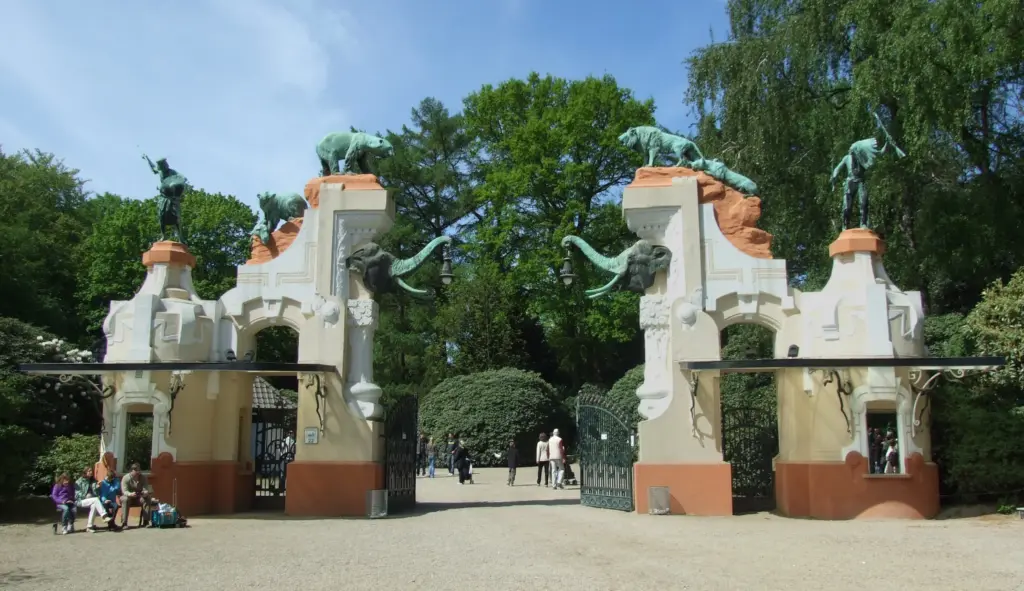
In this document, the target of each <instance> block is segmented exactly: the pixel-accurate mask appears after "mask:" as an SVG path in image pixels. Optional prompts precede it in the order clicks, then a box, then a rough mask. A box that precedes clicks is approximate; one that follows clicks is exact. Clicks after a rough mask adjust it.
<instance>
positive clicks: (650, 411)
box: [636, 295, 672, 419]
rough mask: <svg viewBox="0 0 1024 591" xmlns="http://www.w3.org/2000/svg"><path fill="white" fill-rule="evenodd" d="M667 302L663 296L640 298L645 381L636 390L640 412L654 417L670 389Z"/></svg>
mask: <svg viewBox="0 0 1024 591" xmlns="http://www.w3.org/2000/svg"><path fill="white" fill-rule="evenodd" d="M669 316H670V315H669V302H668V299H667V298H666V297H665V296H660V295H654V296H643V297H641V298H640V328H642V329H643V331H644V357H645V359H644V362H645V365H644V383H643V384H640V387H639V388H637V390H636V395H637V397H638V398H640V401H641V402H640V407H639V410H640V414H642V415H644V416H645V418H648V419H650V418H654V416H657V415H659V414H661V412H664V408H663V406H664V405H662V404H657V403H654V401H659V400H664V399H666V398H667V397H668V395H669V393H670V392H671V390H672V384H671V379H670V378H669V374H668V372H667V371H666V370H667V364H668V335H669V332H668V323H669Z"/></svg>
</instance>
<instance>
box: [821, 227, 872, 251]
mask: <svg viewBox="0 0 1024 591" xmlns="http://www.w3.org/2000/svg"><path fill="white" fill-rule="evenodd" d="M855 252H870V253H872V254H877V255H882V254H885V242H883V241H882V239H881V238H879V237H878V234H875V233H874V232H872V231H871V230H868V229H867V228H850V229H849V230H843V232H842V233H841V234H839V238H836V241H835V242H833V243H832V244H830V245H829V247H828V256H830V257H834V256H837V255H841V254H851V253H855Z"/></svg>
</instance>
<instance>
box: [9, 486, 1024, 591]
mask: <svg viewBox="0 0 1024 591" xmlns="http://www.w3.org/2000/svg"><path fill="white" fill-rule="evenodd" d="M521 472H523V473H525V472H527V469H523V470H522V471H521ZM523 476H526V478H523ZM504 478H505V471H504V470H480V471H478V474H477V479H476V480H477V483H476V484H474V485H466V486H459V484H458V482H457V481H455V480H454V479H451V478H448V477H439V478H437V479H436V480H433V481H427V480H421V481H420V488H419V496H420V499H421V501H423V504H422V506H421V510H420V511H419V512H418V513H417V514H415V515H412V516H403V517H391V518H388V519H386V520H374V521H370V520H302V519H288V518H281V517H278V516H268V515H250V516H244V517H235V518H205V519H204V518H196V519H193V520H192V521H191V525H192V527H191V528H190V529H184V530H167V531H153V530H132V531H126V532H123V533H120V534H112V533H106V532H104V533H99V534H88V533H76V534H74V535H71V536H57V537H55V536H53V535H51V533H50V528H49V527H48V526H45V525H9V526H0V588H4V589H19V590H22V589H47V590H50V589H59V588H72V587H73V588H75V589H76V590H87V589H98V590H99V589H102V590H112V589H133V590H150V589H152V590H159V589H188V590H190V591H199V590H205V589H216V590H230V589H273V590H275V591H290V590H292V589H300V590H303V591H312V590H318V589H331V590H344V591H356V590H361V589H373V590H375V591H392V590H403V589H436V590H449V589H451V590H462V589H466V590H472V591H499V590H504V589H509V590H516V591H525V590H531V591H532V590H542V591H546V590H548V589H574V590H577V589H578V590H586V591H600V590H615V591H625V590H629V591H636V590H646V589H656V590H658V591H676V590H679V589H696V590H717V589H728V590H737V591H751V590H758V589H766V590H783V589H784V590H786V591H799V590H802V589H807V590H814V591H821V590H823V589H827V590H829V591H841V590H845V589H857V590H858V591H863V590H864V589H885V590H887V591H895V590H899V589H927V590H928V591H941V590H951V591H964V590H966V589H970V590H971V591H984V590H993V591H996V590H998V591H1009V590H1013V589H1024V544H1022V543H1021V539H1022V538H1024V521H1021V520H1018V519H1016V518H1015V517H1014V518H1001V517H994V518H993V517H989V518H976V519H956V520H944V521H931V522H895V521H888V522H887V521H876V522H863V521H860V522H822V521H811V520H789V519H784V518H779V517H774V516H770V515H765V514H762V515H751V516H744V517H731V518H699V517H651V516H646V515H644V516H638V515H631V514H625V513H619V512H615V511H607V510H600V509H590V508H586V507H581V506H579V505H578V497H579V493H578V491H576V490H566V491H552V490H550V489H543V488H538V487H537V486H535V485H533V483H532V481H530V480H529V475H528V474H521V475H520V480H526V482H525V483H523V484H522V485H518V486H516V487H514V488H509V487H507V486H505V483H504ZM133 571H134V573H135V574H134V575H132V574H131V573H132V572H133Z"/></svg>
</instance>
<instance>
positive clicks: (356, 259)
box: [347, 236, 452, 297]
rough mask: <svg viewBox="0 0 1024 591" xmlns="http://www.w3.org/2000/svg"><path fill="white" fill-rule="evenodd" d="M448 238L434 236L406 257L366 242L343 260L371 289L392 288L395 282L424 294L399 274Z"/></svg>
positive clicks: (420, 262)
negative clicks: (395, 254)
mask: <svg viewBox="0 0 1024 591" xmlns="http://www.w3.org/2000/svg"><path fill="white" fill-rule="evenodd" d="M451 241H452V239H451V237H450V236H440V237H438V238H434V239H433V240H431V241H430V242H428V243H427V245H426V246H424V247H423V249H422V250H420V251H419V252H418V253H416V254H415V255H413V256H411V257H409V258H407V259H396V258H395V257H394V255H392V254H391V253H390V252H388V251H386V250H384V249H383V248H381V247H380V245H378V244H377V243H375V242H370V243H368V244H366V245H364V246H362V247H360V248H359V249H358V250H356V251H355V252H353V253H352V255H351V256H349V257H348V261H347V264H348V267H349V269H352V270H354V271H356V272H357V273H359V274H360V275H362V278H363V285H365V286H366V288H367V289H369V290H370V291H372V292H373V293H389V292H394V291H395V288H396V286H397V287H401V288H402V289H404V290H405V291H407V292H409V293H411V294H412V295H414V296H417V297H426V296H429V295H430V292H428V291H427V290H425V289H417V288H415V287H412V286H410V285H409V284H408V283H406V282H405V280H403V279H402V278H403V277H405V276H407V275H410V274H412V273H413V272H414V271H415V270H416V269H419V268H420V266H422V265H423V263H424V262H426V260H427V257H428V256H430V253H432V252H434V249H436V248H437V247H438V246H440V245H442V244H449V243H450V242H451Z"/></svg>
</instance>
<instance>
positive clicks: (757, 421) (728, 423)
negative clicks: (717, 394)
mask: <svg viewBox="0 0 1024 591" xmlns="http://www.w3.org/2000/svg"><path fill="white" fill-rule="evenodd" d="M778 453H779V428H778V422H777V419H776V412H775V411H774V410H766V409H761V408H727V407H723V408H722V455H723V459H724V460H725V461H726V462H729V464H731V465H732V507H733V513H752V512H756V511H771V510H773V509H775V469H774V467H773V465H772V463H773V460H774V459H775V456H776V455H777V454H778Z"/></svg>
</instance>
